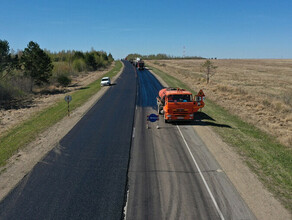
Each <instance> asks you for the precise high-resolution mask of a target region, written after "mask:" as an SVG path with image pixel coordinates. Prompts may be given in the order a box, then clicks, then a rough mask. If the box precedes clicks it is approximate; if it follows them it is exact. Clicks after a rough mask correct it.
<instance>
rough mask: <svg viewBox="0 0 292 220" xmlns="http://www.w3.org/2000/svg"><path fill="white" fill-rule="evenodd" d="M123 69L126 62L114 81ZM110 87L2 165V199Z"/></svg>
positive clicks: (105, 88) (0, 196) (0, 189)
mask: <svg viewBox="0 0 292 220" xmlns="http://www.w3.org/2000/svg"><path fill="white" fill-rule="evenodd" d="M122 64H123V63H122ZM123 70H124V64H123V67H122V69H121V70H120V72H119V73H118V74H117V75H116V76H115V77H114V78H113V80H112V81H113V82H115V81H116V80H117V79H118V78H119V76H120V75H121V73H122V72H123ZM108 89H109V87H103V88H101V90H100V91H98V92H97V93H96V94H95V95H93V96H92V97H91V98H90V99H89V100H88V101H87V102H86V103H85V104H84V105H82V106H81V107H79V108H77V109H76V110H75V111H73V112H72V114H71V115H70V117H69V118H68V117H65V118H63V119H62V120H61V121H59V122H58V123H56V124H55V125H53V126H52V127H50V128H49V129H47V130H46V131H45V132H43V133H42V134H40V135H39V136H38V137H37V139H36V140H35V141H33V142H31V143H30V144H29V145H28V146H27V147H25V148H24V149H22V150H19V152H18V153H17V154H15V155H14V156H13V157H11V158H10V159H9V161H8V162H7V164H6V165H5V166H4V167H1V170H0V177H1V178H0V201H1V200H2V199H3V198H5V196H6V195H7V194H8V193H9V192H10V191H11V190H12V189H13V188H14V187H15V186H16V185H17V184H18V182H19V181H20V180H21V179H22V178H23V177H24V176H26V175H27V174H28V173H29V172H30V171H31V170H32V168H33V167H34V166H35V165H36V164H37V163H38V161H40V160H41V159H42V158H43V157H44V156H45V155H46V154H47V153H48V152H49V151H51V150H52V149H53V148H54V147H55V146H56V145H57V144H58V143H59V141H60V140H61V139H62V138H63V137H64V136H65V135H66V134H67V133H68V132H69V131H70V130H71V129H72V128H73V127H74V126H75V125H76V124H77V123H78V122H79V120H80V119H81V118H82V117H83V116H84V115H85V114H86V113H87V112H88V111H89V110H90V109H91V108H92V107H93V106H94V105H95V104H96V103H97V102H98V100H99V99H100V98H101V97H102V96H103V94H104V93H105V92H106V91H107V90H108Z"/></svg>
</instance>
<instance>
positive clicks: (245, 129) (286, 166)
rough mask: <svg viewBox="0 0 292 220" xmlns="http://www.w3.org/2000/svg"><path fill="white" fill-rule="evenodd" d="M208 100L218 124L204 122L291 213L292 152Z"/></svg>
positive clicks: (170, 80) (165, 76)
mask: <svg viewBox="0 0 292 220" xmlns="http://www.w3.org/2000/svg"><path fill="white" fill-rule="evenodd" d="M150 68H151V69H152V70H153V71H154V72H155V73H156V74H157V75H159V76H160V77H161V78H162V79H163V80H164V81H165V82H166V83H167V84H168V85H169V86H171V87H180V88H185V89H188V90H189V91H192V90H191V89H190V88H189V87H188V86H186V85H185V84H184V83H183V82H181V81H180V80H178V79H176V78H174V77H172V76H170V75H168V74H166V73H164V72H162V71H161V70H159V69H157V68H154V67H150ZM192 92H193V93H195V92H194V91H192ZM206 98H207V100H206V102H205V107H204V113H206V114H207V115H208V116H209V117H211V118H212V119H213V120H214V121H213V120H204V121H205V122H207V123H208V122H209V123H210V126H212V124H213V130H214V131H215V132H217V133H218V134H219V135H220V136H221V137H222V139H223V140H224V141H225V142H226V143H228V144H229V145H230V146H232V147H233V148H234V149H235V150H236V151H237V152H238V153H239V154H240V155H241V156H242V157H243V158H244V160H245V162H246V164H247V165H248V166H249V167H250V168H251V170H252V171H253V172H254V173H256V175H257V176H258V177H259V179H260V181H261V182H262V183H263V184H264V186H265V187H266V188H267V189H268V190H269V191H270V192H272V193H273V194H274V196H275V197H277V198H278V199H279V200H280V201H281V202H282V204H283V205H284V206H285V207H286V208H287V209H289V210H290V212H291V211H292V150H291V149H289V148H287V147H285V146H283V145H281V144H280V143H278V142H277V141H276V139H275V138H274V137H271V136H270V135H268V134H266V133H264V132H263V131H261V130H259V129H258V128H256V127H255V126H253V125H251V124H249V123H246V122H244V121H242V120H241V119H240V118H239V117H237V116H235V115H231V114H230V113H229V112H228V111H227V110H226V109H224V108H222V107H220V106H218V105H217V104H216V103H214V102H212V101H210V100H208V97H206ZM216 125H218V126H216ZM219 125H221V126H219ZM222 125H223V126H222Z"/></svg>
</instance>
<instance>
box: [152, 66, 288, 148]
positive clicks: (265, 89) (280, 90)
mask: <svg viewBox="0 0 292 220" xmlns="http://www.w3.org/2000/svg"><path fill="white" fill-rule="evenodd" d="M147 62H149V64H150V65H152V66H154V67H157V68H159V69H161V70H162V71H164V72H167V73H169V74H170V75H172V76H175V77H177V78H179V79H180V80H181V81H183V82H184V83H186V84H187V85H188V86H189V87H191V88H192V89H194V90H195V91H197V90H198V89H199V88H203V89H204V92H205V94H206V97H207V98H208V99H211V100H213V101H215V102H216V103H217V104H219V105H221V106H223V107H224V108H225V109H227V110H228V111H230V112H231V113H232V114H235V115H238V116H239V117H240V118H242V119H243V120H245V121H247V122H249V123H251V124H254V125H255V126H256V127H258V128H260V129H261V130H263V131H265V132H267V133H269V134H270V135H273V136H275V137H276V138H277V139H278V141H280V143H282V144H284V145H286V146H288V147H292V60H212V62H213V63H214V64H215V65H216V66H218V68H217V70H216V73H215V75H214V76H212V77H211V82H210V84H209V85H207V84H206V83H205V76H204V74H203V73H201V72H200V69H201V68H200V65H201V64H202V63H203V62H205V60H158V61H157V60H150V61H147Z"/></svg>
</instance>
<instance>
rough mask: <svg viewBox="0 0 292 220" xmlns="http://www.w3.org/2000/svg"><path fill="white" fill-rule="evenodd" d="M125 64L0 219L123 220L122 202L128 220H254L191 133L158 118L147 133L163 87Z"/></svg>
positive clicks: (0, 206) (4, 205) (1, 206)
mask: <svg viewBox="0 0 292 220" xmlns="http://www.w3.org/2000/svg"><path fill="white" fill-rule="evenodd" d="M124 63H125V69H124V71H123V73H122V74H121V76H120V77H119V79H118V80H117V81H116V85H112V86H111V87H110V88H109V90H108V91H107V92H106V93H105V95H104V96H103V97H102V98H101V99H100V100H99V101H98V102H97V104H96V105H95V106H94V107H93V108H92V109H91V110H90V111H89V112H88V113H87V114H86V115H85V116H84V117H83V118H82V120H81V121H80V122H79V123H78V124H77V125H76V126H75V127H74V128H73V129H72V130H71V131H70V132H69V133H68V134H67V135H66V136H65V137H64V138H63V139H62V140H61V141H60V143H59V144H58V145H57V146H56V147H55V148H54V149H53V150H52V151H51V152H49V153H48V154H47V155H46V156H45V157H44V159H43V160H41V161H40V162H39V163H38V164H37V165H36V166H35V167H34V169H33V170H32V171H31V172H30V173H29V174H28V175H27V176H26V177H24V178H23V180H22V181H21V182H20V183H19V184H18V186H17V187H16V188H15V189H14V190H13V191H11V192H10V194H9V195H8V196H7V197H6V198H5V199H4V200H2V201H1V202H0V219H9V220H10V219H121V218H122V217H123V211H124V210H123V209H124V204H125V195H127V203H126V208H125V210H126V211H125V213H126V218H127V219H135V220H136V219H255V217H254V215H253V214H252V213H251V211H250V210H249V208H248V207H247V205H246V204H245V203H244V201H243V200H242V199H241V197H240V195H239V194H238V192H237V191H236V189H235V188H234V186H233V185H232V184H231V183H230V181H229V179H228V178H227V176H226V175H225V173H224V172H223V171H222V169H221V168H220V166H219V164H218V163H217V162H216V160H215V159H214V157H213V156H212V155H211V154H210V152H209V151H208V149H207V147H206V146H205V144H204V143H203V141H202V140H201V139H200V137H199V136H198V135H197V134H196V133H195V131H194V129H193V128H192V126H190V125H176V124H165V123H164V121H163V120H162V117H161V118H160V119H161V120H160V121H159V122H158V123H157V122H156V123H153V124H149V128H147V126H146V123H147V122H146V116H147V115H149V114H150V113H156V112H157V110H156V109H157V108H156V96H157V94H158V91H159V90H160V89H161V88H162V86H161V84H160V83H159V82H158V81H157V80H156V78H155V77H154V76H153V75H152V74H151V73H150V72H149V71H148V70H144V71H138V72H137V74H138V80H137V78H136V76H137V75H136V72H135V71H134V68H133V66H132V65H131V64H130V63H129V62H124ZM137 82H138V89H137ZM149 123H150V122H149ZM158 124H159V126H160V129H157V128H156V125H158ZM133 126H134V127H133ZM129 161H130V166H129ZM127 178H128V179H127ZM127 190H128V193H127V192H126V191H127Z"/></svg>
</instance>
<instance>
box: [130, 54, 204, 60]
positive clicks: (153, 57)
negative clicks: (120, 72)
mask: <svg viewBox="0 0 292 220" xmlns="http://www.w3.org/2000/svg"><path fill="white" fill-rule="evenodd" d="M137 57H139V58H141V59H143V60H171V59H205V58H203V57H200V56H185V57H179V56H171V55H167V54H163V53H159V54H150V55H141V54H138V53H132V54H129V55H128V56H127V57H126V59H127V60H131V59H136V58H137Z"/></svg>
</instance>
